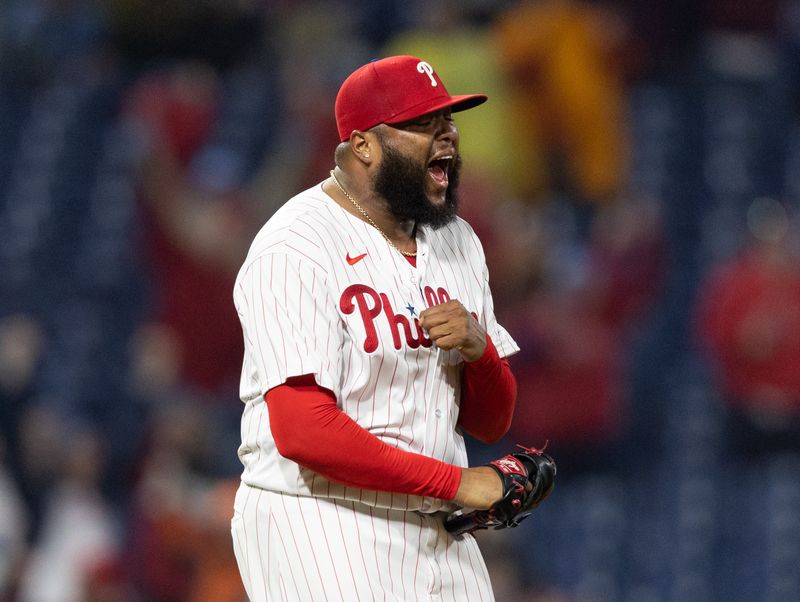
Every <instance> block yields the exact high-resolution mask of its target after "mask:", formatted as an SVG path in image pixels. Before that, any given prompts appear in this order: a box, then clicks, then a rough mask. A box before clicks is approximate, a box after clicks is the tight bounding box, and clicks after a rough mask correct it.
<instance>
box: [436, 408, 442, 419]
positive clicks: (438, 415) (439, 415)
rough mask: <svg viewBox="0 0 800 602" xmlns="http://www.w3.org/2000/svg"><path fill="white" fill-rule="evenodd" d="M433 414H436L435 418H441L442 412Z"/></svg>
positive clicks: (437, 411)
mask: <svg viewBox="0 0 800 602" xmlns="http://www.w3.org/2000/svg"><path fill="white" fill-rule="evenodd" d="M434 414H436V417H437V418H441V417H442V411H441V410H436V411H435V412H434Z"/></svg>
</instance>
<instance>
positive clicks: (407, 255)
mask: <svg viewBox="0 0 800 602" xmlns="http://www.w3.org/2000/svg"><path fill="white" fill-rule="evenodd" d="M331 177H332V178H333V181H334V182H335V183H336V186H337V187H338V188H339V190H341V191H342V194H343V195H344V196H346V197H347V199H348V200H349V201H350V202H351V203H353V206H355V208H356V209H358V211H359V212H360V213H361V215H363V216H364V217H366V218H367V221H368V222H369V223H370V224H372V225H373V226H374V228H375V229H376V230H377V231H378V232H380V233H381V236H383V237H384V238H385V239H386V242H388V243H389V244H390V245H391V246H393V247H394V248H395V250H396V251H397V252H398V253H400V254H402V255H405V256H406V257H416V256H417V253H416V251H414V252H413V253H412V252H411V251H403V250H402V249H401V248H400V247H398V246H397V245H396V244H394V243H393V242H392V239H391V238H389V237H388V236H386V233H385V232H384V231H383V230H381V229H380V226H378V224H376V223H375V222H374V221H372V218H371V217H370V216H369V213H367V212H366V211H364V208H363V207H362V206H361V205H359V204H358V203H357V202H356V200H355V199H354V198H353V197H351V196H350V194H349V193H348V192H347V191H346V190H345V189H344V186H342V185H341V184H340V183H339V180H338V178H337V177H336V175H335V174H334V173H333V170H331Z"/></svg>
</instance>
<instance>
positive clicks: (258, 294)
mask: <svg viewBox="0 0 800 602" xmlns="http://www.w3.org/2000/svg"><path fill="white" fill-rule="evenodd" d="M235 299H236V305H237V311H238V312H239V319H240V321H241V323H242V331H243V334H244V340H245V358H244V364H243V368H242V385H243V387H242V398H243V399H244V400H245V401H247V400H251V399H256V398H260V397H263V396H264V394H265V393H266V392H267V391H269V390H270V389H272V388H274V387H277V386H278V385H280V384H282V383H284V382H286V380H287V379H288V378H290V377H292V376H300V375H303V374H313V375H314V378H315V380H316V381H317V383H318V384H319V385H320V386H322V387H325V388H326V389H329V390H331V391H334V392H337V391H338V388H339V387H338V380H339V379H338V373H339V366H338V360H337V358H339V356H340V351H339V350H340V349H341V346H342V341H341V336H340V334H341V331H342V329H341V326H340V325H339V324H338V323H337V322H339V315H338V313H337V312H336V311H335V310H333V311H332V309H331V308H335V307H336V304H335V302H334V301H333V300H331V299H330V297H329V293H328V287H327V284H326V275H325V273H324V272H323V271H322V270H321V269H320V267H319V266H317V265H314V263H313V261H312V260H310V259H304V258H302V257H300V256H298V255H297V254H291V252H290V250H287V249H285V248H281V249H280V250H279V251H272V250H271V251H268V252H265V253H264V254H262V255H260V256H258V257H256V258H254V259H253V260H252V261H251V262H250V264H249V266H247V267H246V269H244V270H243V271H242V273H241V274H240V277H239V280H238V282H237V289H236V293H235Z"/></svg>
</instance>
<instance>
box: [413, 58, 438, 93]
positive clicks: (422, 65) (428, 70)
mask: <svg viewBox="0 0 800 602" xmlns="http://www.w3.org/2000/svg"><path fill="white" fill-rule="evenodd" d="M417 71H419V72H420V73H424V74H426V75H427V76H428V77H429V78H430V80H431V86H433V87H436V86H438V85H439V84H437V83H436V78H435V77H433V67H431V66H430V65H429V64H428V63H426V62H425V61H420V62H419V63H417Z"/></svg>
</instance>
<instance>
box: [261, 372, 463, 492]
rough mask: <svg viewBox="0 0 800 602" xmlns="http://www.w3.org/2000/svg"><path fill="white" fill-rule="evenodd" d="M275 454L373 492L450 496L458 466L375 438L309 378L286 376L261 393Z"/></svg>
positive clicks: (458, 475)
mask: <svg viewBox="0 0 800 602" xmlns="http://www.w3.org/2000/svg"><path fill="white" fill-rule="evenodd" d="M265 398H266V402H267V406H268V408H269V425H270V429H271V431H272V436H273V439H274V440H275V445H276V447H277V448H278V452H279V453H280V454H281V455H282V456H283V457H285V458H288V459H290V460H292V461H294V462H297V463H298V464H300V465H301V466H305V467H306V468H309V469H310V470H313V471H314V472H316V473H317V474H320V475H322V476H323V477H325V478H327V479H329V480H331V481H335V482H338V483H342V484H344V485H347V486H348V487H358V488H362V489H371V490H377V491H392V492H395V493H406V494H411V495H420V496H430V497H434V498H438V499H443V500H452V499H453V498H454V497H455V495H456V492H457V490H458V486H459V484H460V483H461V469H460V468H459V467H458V466H455V465H452V464H446V463H445V462H441V461H439V460H436V459H434V458H429V457H427V456H423V455H421V454H416V453H413V452H407V451H403V450H400V449H397V448H395V447H392V446H391V445H388V444H387V443H384V442H383V441H381V440H380V439H378V438H377V437H376V436H375V435H373V434H372V433H370V432H368V431H367V430H366V429H364V428H363V427H361V426H360V425H359V424H358V423H357V422H356V421H355V420H353V419H352V418H350V416H348V415H347V414H345V413H344V412H342V411H341V410H340V409H339V408H338V407H337V405H336V398H335V397H334V396H333V393H331V392H330V391H328V390H327V389H323V388H322V387H320V386H318V385H317V384H316V382H315V381H314V378H313V376H310V375H309V376H302V377H296V378H291V379H289V380H288V381H287V382H286V383H285V384H283V385H280V386H278V387H275V388H274V389H270V390H269V391H268V392H267V394H266V396H265Z"/></svg>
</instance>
